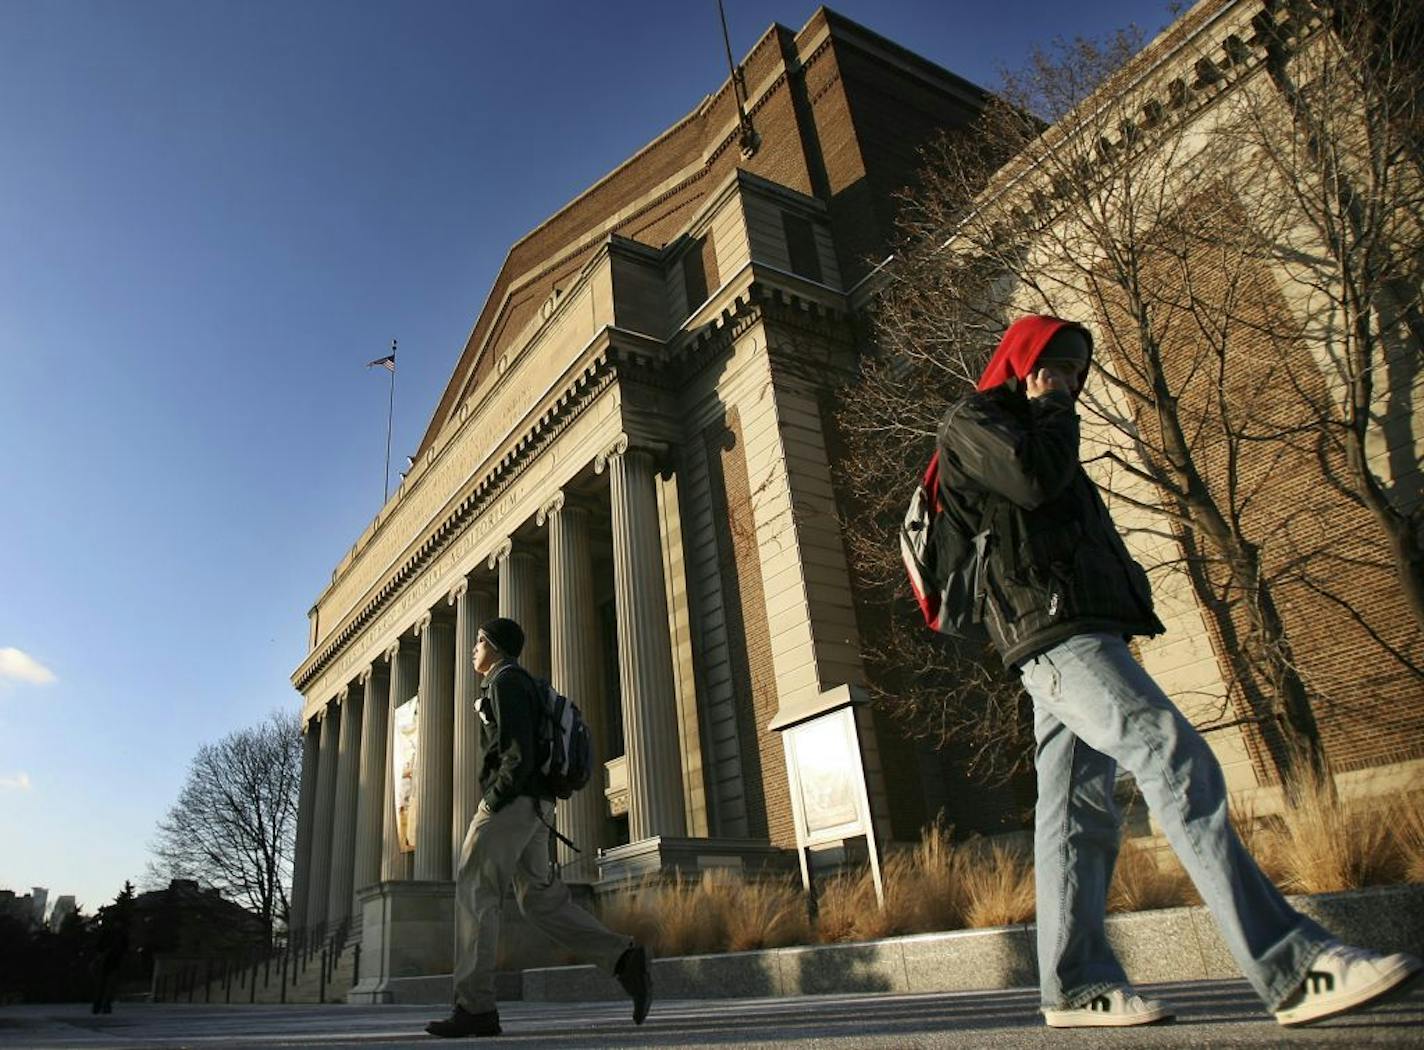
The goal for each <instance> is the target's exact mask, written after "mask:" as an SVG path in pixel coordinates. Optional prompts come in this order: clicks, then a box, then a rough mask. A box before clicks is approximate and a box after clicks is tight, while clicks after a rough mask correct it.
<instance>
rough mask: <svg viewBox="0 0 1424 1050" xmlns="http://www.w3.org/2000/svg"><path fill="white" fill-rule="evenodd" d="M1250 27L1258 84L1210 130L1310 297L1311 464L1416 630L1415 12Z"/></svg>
mask: <svg viewBox="0 0 1424 1050" xmlns="http://www.w3.org/2000/svg"><path fill="white" fill-rule="evenodd" d="M1253 30H1254V32H1255V38H1254V41H1253V43H1255V44H1256V46H1258V47H1261V48H1263V49H1264V52H1265V70H1266V73H1267V76H1268V79H1267V81H1266V83H1267V84H1269V85H1270V88H1271V90H1269V91H1256V92H1248V93H1243V94H1242V96H1241V99H1240V101H1239V104H1238V105H1236V106H1234V107H1233V108H1232V111H1231V114H1230V115H1231V117H1232V119H1231V120H1230V121H1229V122H1223V126H1222V129H1221V131H1222V133H1223V134H1224V135H1227V136H1230V139H1231V142H1232V146H1233V148H1235V149H1236V150H1237V151H1238V152H1240V153H1242V154H1244V155H1248V156H1250V157H1251V158H1252V161H1253V164H1254V167H1255V171H1256V174H1257V179H1258V185H1260V186H1262V187H1263V189H1262V192H1261V193H1260V194H1258V196H1257V198H1256V199H1255V201H1254V203H1253V210H1254V211H1255V212H1256V215H1255V217H1254V218H1255V221H1254V222H1253V223H1252V225H1251V227H1250V232H1251V233H1252V234H1254V235H1255V236H1256V237H1257V238H1258V240H1259V245H1258V247H1259V250H1260V251H1261V254H1262V255H1263V256H1264V257H1267V258H1270V259H1271V260H1272V262H1273V263H1274V264H1275V265H1276V266H1278V267H1280V268H1281V269H1282V270H1283V271H1284V272H1286V273H1287V274H1288V275H1289V277H1290V280H1291V281H1292V282H1293V283H1294V284H1295V285H1296V286H1297V287H1298V288H1300V289H1303V290H1304V294H1305V295H1307V296H1308V297H1309V299H1310V300H1311V310H1312V314H1313V316H1314V319H1315V322H1314V323H1313V324H1311V325H1310V326H1309V327H1308V328H1307V329H1305V330H1303V331H1302V332H1300V336H1299V337H1300V339H1301V340H1302V341H1304V342H1307V343H1308V344H1309V345H1310V347H1311V348H1312V349H1313V350H1314V353H1313V354H1307V353H1294V354H1291V355H1290V361H1291V363H1292V367H1293V370H1294V373H1295V375H1296V376H1297V391H1298V393H1299V396H1300V398H1301V399H1302V400H1303V401H1305V402H1306V403H1307V404H1308V406H1309V408H1308V410H1309V411H1310V413H1311V414H1312V415H1313V417H1314V420H1315V422H1316V424H1317V426H1316V428H1315V430H1314V432H1313V437H1314V439H1315V449H1316V453H1317V456H1318V459H1319V465H1320V468H1321V472H1322V474H1323V476H1324V478H1325V479H1326V481H1327V483H1329V484H1330V485H1331V486H1332V487H1333V488H1334V489H1335V490H1336V491H1337V492H1339V493H1340V494H1341V495H1343V496H1344V497H1345V498H1347V499H1349V500H1350V501H1351V502H1352V503H1355V504H1357V505H1358V506H1360V507H1362V508H1364V509H1365V510H1367V511H1368V512H1369V513H1370V515H1371V516H1372V517H1373V518H1374V519H1375V521H1376V522H1377V523H1378V525H1379V527H1380V529H1381V530H1382V532H1383V534H1384V536H1385V538H1386V542H1387V544H1388V550H1389V554H1390V557H1391V560H1392V567H1393V570H1394V573H1395V575H1396V577H1397V579H1398V582H1399V586H1400V589H1401V591H1402V592H1403V594H1404V596H1405V599H1406V601H1407V605H1408V609H1409V611H1410V612H1411V613H1412V615H1413V618H1414V622H1415V625H1416V626H1417V627H1419V626H1424V475H1421V472H1420V468H1419V458H1420V456H1419V443H1418V439H1417V438H1416V433H1417V429H1418V415H1419V410H1418V408H1417V406H1416V400H1417V397H1418V394H1417V389H1418V387H1419V385H1420V382H1421V379H1424V357H1422V356H1421V354H1424V312H1422V311H1421V305H1424V304H1421V301H1420V296H1421V291H1424V285H1422V284H1421V282H1424V164H1422V163H1421V161H1424V9H1421V8H1420V7H1419V5H1418V4H1416V3H1409V2H1406V0H1337V2H1332V3H1325V2H1322V0H1298V2H1295V3H1291V4H1281V5H1268V6H1267V7H1266V8H1265V9H1264V10H1263V11H1262V12H1261V13H1259V14H1258V15H1257V17H1256V19H1255V22H1254V24H1253ZM1236 46H1238V47H1245V46H1246V45H1245V44H1244V43H1242V42H1240V41H1237V45H1236ZM1322 373H1323V374H1324V376H1325V377H1326V380H1327V382H1326V383H1325V384H1324V385H1322V384H1320V383H1319V382H1318V376H1319V375H1320V374H1322ZM1396 648H1398V645H1397V643H1396Z"/></svg>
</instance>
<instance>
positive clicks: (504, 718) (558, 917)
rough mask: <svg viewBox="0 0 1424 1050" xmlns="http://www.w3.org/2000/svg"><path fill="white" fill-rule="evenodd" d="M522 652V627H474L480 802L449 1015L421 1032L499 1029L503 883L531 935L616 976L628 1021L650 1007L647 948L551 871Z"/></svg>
mask: <svg viewBox="0 0 1424 1050" xmlns="http://www.w3.org/2000/svg"><path fill="white" fill-rule="evenodd" d="M523 649H524V631H523V629H522V628H521V627H520V626H519V624H517V623H515V622H514V621H513V620H510V619H507V618H504V617H497V618H495V619H493V620H490V621H489V622H488V623H486V624H485V625H484V626H483V627H481V628H480V630H479V635H478V640H477V641H476V643H475V651H474V663H475V670H476V671H478V672H479V673H480V674H481V675H483V676H484V680H483V684H482V685H481V687H480V697H479V700H478V702H477V705H476V710H477V711H478V713H479V716H480V744H481V748H482V751H483V759H482V761H481V766H480V790H481V793H482V795H483V797H482V798H481V799H480V806H479V811H478V812H477V813H476V814H475V819H474V820H473V821H471V822H470V830H469V832H468V833H467V834H466V835H465V843H464V846H463V847H462V848H461V850H460V867H459V872H458V874H457V876H456V880H455V907H456V961H455V1010H454V1012H453V1013H452V1014H451V1015H450V1016H449V1017H447V1018H445V1019H444V1020H440V1021H431V1022H430V1023H429V1024H428V1025H426V1026H425V1030H426V1031H427V1032H429V1033H430V1034H431V1035H438V1036H445V1037H452V1036H489V1035H498V1034H499V1033H500V1027H499V1011H498V1009H497V1008H496V1005H495V998H494V964H495V953H496V952H497V950H498V947H499V919H500V905H501V902H502V901H503V898H504V894H505V891H506V890H507V889H508V888H509V886H510V884H511V883H513V884H514V887H515V891H516V897H517V900H518V901H519V906H520V909H521V910H522V911H523V913H524V916H525V918H527V919H528V920H529V922H530V923H531V924H532V925H533V926H534V927H535V929H537V930H539V931H541V932H543V933H545V934H547V935H548V936H549V937H551V938H553V939H554V940H555V941H558V942H559V943H560V944H562V945H564V946H565V947H566V948H568V949H569V950H570V951H572V952H574V953H575V954H576V955H580V956H583V957H584V958H587V959H588V960H590V961H591V962H594V963H597V964H598V965H599V966H601V967H602V968H603V969H604V970H605V971H607V972H608V973H610V974H612V975H613V976H614V977H616V978H617V980H618V983H619V984H621V985H622V986H623V988H624V990H625V991H627V993H628V994H629V995H631V996H632V997H633V1021H634V1023H635V1024H642V1023H643V1019H644V1018H645V1017H647V1015H648V1007H649V1005H650V1004H651V1003H652V997H653V978H652V970H651V965H650V963H649V960H648V953H647V951H646V949H644V948H643V947H642V946H641V945H638V944H635V943H634V942H633V939H632V938H631V937H626V936H624V935H623V934H618V933H614V932H612V931H611V930H609V929H608V928H606V927H605V926H604V925H603V924H602V923H600V922H599V921H598V920H597V919H595V918H594V917H593V916H592V915H591V914H589V912H588V911H587V910H585V909H584V908H581V907H579V906H578V905H577V904H575V903H574V902H573V899H572V897H571V896H570V895H569V890H568V887H567V886H565V885H564V884H563V883H562V882H561V881H560V880H559V878H558V876H557V875H555V874H554V873H553V871H552V870H551V868H550V865H549V831H550V826H549V823H548V821H549V819H550V818H551V817H552V815H553V812H554V803H553V798H554V796H553V793H552V792H550V791H549V790H548V788H547V786H546V785H545V784H544V783H543V782H542V781H543V777H542V776H541V775H540V773H539V771H538V760H537V758H536V756H535V741H536V734H537V732H538V729H539V721H540V719H541V717H542V716H543V699H542V697H541V696H540V694H539V692H538V691H537V689H536V686H535V682H534V679H533V678H532V677H530V675H529V672H528V671H526V670H525V669H524V668H523V667H521V666H520V665H519V663H518V657H519V654H520V653H521V652H522V651H523Z"/></svg>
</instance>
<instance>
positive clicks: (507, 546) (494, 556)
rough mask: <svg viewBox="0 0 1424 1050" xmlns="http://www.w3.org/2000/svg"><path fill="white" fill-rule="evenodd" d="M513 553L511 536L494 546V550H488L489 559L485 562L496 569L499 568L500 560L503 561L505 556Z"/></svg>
mask: <svg viewBox="0 0 1424 1050" xmlns="http://www.w3.org/2000/svg"><path fill="white" fill-rule="evenodd" d="M513 553H514V540H513V539H512V538H511V539H507V540H505V541H504V542H503V543H501V544H500V545H499V546H498V547H496V548H495V549H494V550H492V551H490V556H489V560H488V561H487V562H486V564H487V565H488V566H489V567H490V568H491V569H498V568H499V563H500V562H502V561H504V559H505V558H508V557H509V556H510V555H511V554H513Z"/></svg>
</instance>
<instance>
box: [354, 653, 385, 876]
mask: <svg viewBox="0 0 1424 1050" xmlns="http://www.w3.org/2000/svg"><path fill="white" fill-rule="evenodd" d="M361 686H362V688H363V690H364V691H365V696H364V697H363V699H362V702H361V775H360V785H359V787H358V788H357V790H356V796H357V797H356V865H355V875H354V877H353V878H352V880H351V881H352V889H353V890H363V889H365V888H366V887H367V886H373V885H375V884H376V883H378V882H380V881H381V855H382V853H383V852H384V850H383V848H382V843H381V834H382V829H383V828H384V826H385V819H384V816H383V814H384V813H385V800H386V782H387V781H388V780H389V779H390V774H389V773H388V772H387V770H388V769H389V768H390V767H389V766H388V765H387V764H386V730H387V727H388V724H389V722H390V699H391V685H390V668H389V666H388V665H385V664H372V665H371V666H370V667H367V668H366V670H365V671H364V672H362V674H361Z"/></svg>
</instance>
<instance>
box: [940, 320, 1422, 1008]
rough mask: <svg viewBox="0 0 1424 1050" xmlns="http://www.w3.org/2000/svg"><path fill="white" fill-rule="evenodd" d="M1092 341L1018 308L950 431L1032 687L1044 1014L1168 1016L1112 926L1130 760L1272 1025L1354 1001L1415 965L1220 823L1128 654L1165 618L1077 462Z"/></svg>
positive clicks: (971, 517)
mask: <svg viewBox="0 0 1424 1050" xmlns="http://www.w3.org/2000/svg"><path fill="white" fill-rule="evenodd" d="M1092 349H1093V343H1092V338H1091V336H1090V335H1089V334H1088V331H1087V330H1086V329H1085V328H1083V327H1082V326H1081V325H1078V324H1074V323H1072V322H1070V321H1064V320H1061V319H1059V318H1056V317H1022V318H1020V319H1019V320H1017V321H1015V322H1014V323H1013V324H1012V325H1010V326H1009V329H1008V331H1007V332H1006V333H1005V334H1004V337H1003V340H1002V341H1001V342H1000V343H999V346H998V349H997V350H996V351H995V352H994V356H993V357H992V358H991V359H990V361H989V365H988V367H987V368H986V369H985V370H984V374H983V376H982V377H981V378H980V380H979V384H978V390H977V392H976V393H974V394H972V395H970V396H969V397H967V398H965V399H964V400H962V401H960V402H958V403H957V404H956V405H954V406H953V407H952V408H951V409H950V410H949V411H948V412H947V413H946V415H945V417H944V420H943V422H942V423H941V425H940V431H939V450H940V459H941V470H940V485H941V492H940V496H941V500H942V501H943V502H944V504H945V505H947V506H950V507H952V508H953V509H954V511H955V512H957V513H958V514H959V515H960V516H961V517H962V520H963V521H965V522H969V523H976V522H982V523H983V527H985V528H988V529H989V531H990V538H989V545H988V548H987V554H986V555H985V558H986V563H985V573H986V577H985V583H986V587H985V591H986V592H987V594H986V599H985V608H984V610H983V616H984V625H985V626H986V627H987V629H988V632H989V636H990V638H991V639H992V641H993V643H994V645H995V646H996V648H997V649H998V650H999V653H1000V655H1001V656H1002V657H1003V660H1004V663H1005V664H1006V665H1007V666H1008V667H1009V668H1010V669H1011V670H1014V671H1017V673H1018V674H1019V675H1020V677H1021V678H1022V680H1023V684H1024V687H1025V688H1026V689H1027V690H1028V692H1029V695H1030V696H1031V697H1032V698H1033V708H1034V736H1035V739H1036V741H1037V751H1036V754H1035V760H1034V763H1035V766H1036V768H1037V775H1038V805H1037V811H1036V827H1035V831H1034V866H1035V867H1034V871H1035V878H1036V882H1037V898H1038V966H1039V973H1040V975H1041V977H1040V980H1041V984H1042V988H1041V993H1042V1008H1043V1015H1044V1019H1045V1021H1046V1022H1047V1023H1048V1024H1049V1025H1051V1026H1053V1027H1055V1028H1080V1027H1099V1026H1107V1027H1115V1026H1124V1025H1140V1024H1151V1023H1153V1022H1156V1021H1164V1020H1167V1019H1170V1018H1171V1017H1172V1012H1171V1010H1170V1009H1169V1008H1168V1007H1167V1006H1166V1005H1165V1004H1164V1003H1161V1002H1158V1001H1155V1000H1152V999H1147V998H1144V997H1142V996H1140V995H1138V994H1137V993H1136V992H1134V991H1133V989H1132V987H1131V986H1130V985H1129V984H1128V983H1127V978H1126V976H1125V975H1124V973H1123V969H1122V966H1121V965H1120V964H1119V963H1118V960H1117V958H1116V957H1115V956H1114V955H1113V951H1112V948H1111V947H1110V946H1109V944H1108V940H1107V936H1106V934H1105V932H1104V926H1103V915H1104V912H1105V910H1106V901H1107V891H1108V883H1109V881H1110V880H1111V878H1112V871H1113V864H1114V861H1115V860H1116V858H1117V850H1118V843H1119V825H1120V816H1119V814H1118V812H1117V809H1116V807H1115V806H1114V804H1113V782H1114V779H1115V777H1116V773H1117V767H1118V765H1119V764H1121V765H1122V766H1123V768H1125V769H1127V770H1128V771H1129V772H1131V773H1132V775H1133V776H1134V777H1135V778H1136V780H1137V784H1138V787H1139V788H1140V789H1141V791H1142V793H1143V795H1144V797H1145V798H1146V800H1147V804H1148V806H1149V807H1150V808H1151V810H1152V814H1153V815H1154V816H1155V817H1156V818H1157V820H1158V822H1159V823H1160V824H1161V825H1162V828H1163V830H1164V832H1165V833H1166V836H1167V841H1168V842H1169V843H1170V844H1171V846H1172V849H1173V850H1174V851H1175V852H1176V854H1177V857H1178V859H1179V860H1180V861H1181V862H1182V865H1183V867H1185V868H1186V870H1187V872H1188V874H1190V876H1191V878H1192V882H1193V883H1194V884H1195V885H1196V888H1197V891H1198V892H1199V893H1200V894H1201V898H1202V901H1203V902H1204V903H1205V904H1206V906H1207V908H1208V909H1210V911H1211V914H1212V917H1213V918H1214V919H1215V920H1216V922H1217V925H1218V927H1219V928H1220V930H1221V934H1222V937H1223V939H1224V940H1225V942H1226V945H1227V947H1228V948H1229V949H1230V950H1231V954H1232V956H1233V957H1234V958H1235V959H1236V963H1237V965H1238V966H1240V967H1241V972H1242V973H1243V974H1244V975H1245V976H1246V979H1247V980H1248V981H1250V982H1251V986H1252V987H1253V988H1254V989H1255V991H1256V993H1257V994H1258V995H1259V996H1260V997H1261V999H1262V1000H1264V1002H1265V1004H1266V1007H1267V1008H1268V1009H1269V1010H1271V1011H1272V1012H1273V1013H1274V1014H1275V1017H1276V1020H1277V1021H1279V1022H1280V1023H1281V1024H1283V1025H1293V1024H1301V1023H1303V1022H1306V1021H1314V1020H1318V1019H1319V1018H1322V1017H1328V1016H1330V1015H1332V1014H1338V1013H1342V1012H1344V1011H1346V1010H1351V1009H1354V1008H1355V1007H1358V1006H1361V1005H1363V1004H1364V1003H1367V1002H1369V1001H1370V1000H1371V999H1374V998H1376V997H1377V996H1379V995H1382V994H1383V993H1385V992H1387V991H1389V990H1390V989H1391V988H1394V987H1395V986H1396V985H1398V984H1400V983H1401V982H1403V981H1404V980H1405V979H1406V978H1407V977H1408V976H1409V975H1410V974H1412V973H1414V972H1415V971H1416V970H1418V969H1419V967H1420V963H1419V960H1418V959H1415V958H1414V957H1412V956H1410V955H1405V954H1396V955H1381V954H1378V953H1376V952H1371V951H1366V950H1364V949H1361V948H1350V947H1346V946H1345V945H1342V944H1341V943H1339V942H1338V941H1336V940H1334V939H1333V938H1332V937H1331V936H1330V934H1329V933H1327V932H1326V931H1325V930H1324V929H1322V928H1321V927H1320V926H1318V925H1316V924H1315V923H1314V922H1312V921H1311V920H1310V919H1307V918H1305V917H1304V916H1302V915H1300V914H1299V913H1298V912H1296V911H1295V910H1294V909H1293V908H1291V906H1290V905H1289V904H1288V903H1286V901H1285V899H1284V898H1283V897H1282V896H1281V894H1280V893H1279V891H1277V889H1276V887H1275V886H1273V885H1272V884H1271V882H1270V880H1269V879H1267V878H1266V876H1265V875H1263V874H1262V873H1261V870H1260V868H1258V867H1257V866H1256V863H1255V862H1254V861H1253V860H1252V859H1251V857H1250V855H1249V854H1248V853H1247V852H1246V851H1245V849H1244V848H1243V847H1242V845H1241V842H1240V840H1239V839H1238V838H1237V836H1236V833H1235V831H1233V829H1232V827H1231V824H1230V822H1229V821H1228V820H1227V801H1226V783H1225V780H1224V779H1223V777H1222V774H1221V767H1220V765H1219V764H1218V762H1217V760H1216V756H1215V755H1214V754H1213V753H1212V751H1211V748H1209V747H1208V746H1207V744H1206V742H1205V741H1204V740H1203V739H1202V738H1201V736H1200V735H1199V734H1198V733H1197V732H1196V730H1194V729H1193V728H1192V726H1191V724H1190V723H1188V722H1187V720H1186V719H1185V718H1184V717H1183V716H1182V714H1181V713H1180V712H1179V711H1178V710H1177V708H1176V707H1174V706H1173V704H1172V702H1171V701H1170V700H1169V699H1168V698H1167V696H1166V694H1165V693H1163V692H1162V690H1161V689H1160V688H1159V687H1158V686H1157V684H1156V683H1155V682H1154V681H1153V680H1152V679H1151V678H1150V677H1149V676H1148V675H1147V673H1146V672H1145V671H1143V669H1142V668H1141V666H1139V665H1138V663H1137V661H1136V660H1134V659H1133V657H1132V653H1131V652H1130V651H1129V650H1128V647H1127V640H1128V639H1129V638H1131V637H1133V636H1138V637H1150V636H1152V635H1156V634H1160V633H1161V632H1162V631H1163V629H1164V628H1163V626H1162V623H1161V622H1160V621H1159V620H1158V619H1157V616H1156V614H1155V613H1154V612H1153V607H1152V594H1151V590H1150V588H1149V586H1148V582H1147V574H1146V573H1145V572H1143V570H1142V569H1141V567H1139V566H1138V565H1137V564H1136V562H1134V561H1133V560H1132V558H1131V556H1130V555H1129V554H1128V552H1127V548H1126V547H1125V546H1124V544H1123V542H1122V539H1121V538H1120V537H1119V536H1118V533H1117V530H1116V528H1114V526H1113V522H1112V518H1111V517H1109V515H1108V511H1107V508H1106V506H1105V505H1104V504H1103V501H1102V498H1101V497H1100V496H1099V495H1098V491H1097V488H1096V487H1095V486H1094V485H1093V483H1092V481H1091V480H1089V478H1088V475H1087V474H1086V473H1085V472H1084V470H1083V467H1082V464H1081V463H1080V461H1079V449H1078V416H1077V412H1076V401H1077V396H1078V393H1079V391H1080V389H1081V388H1082V385H1083V382H1084V380H1085V379H1086V378H1087V375H1088V365H1089V363H1090V361H1091V358H1092ZM976 531H977V530H976Z"/></svg>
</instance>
